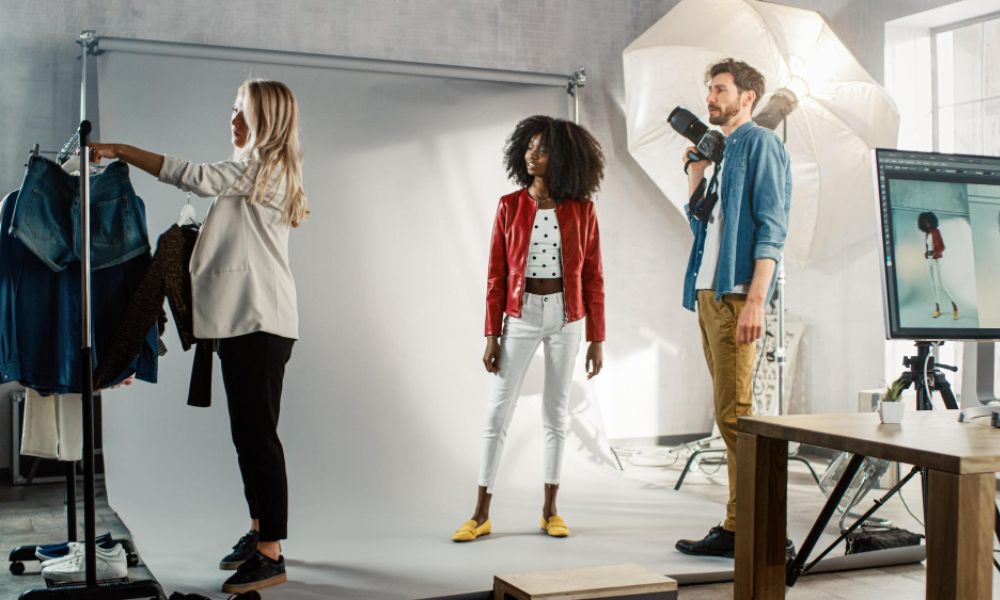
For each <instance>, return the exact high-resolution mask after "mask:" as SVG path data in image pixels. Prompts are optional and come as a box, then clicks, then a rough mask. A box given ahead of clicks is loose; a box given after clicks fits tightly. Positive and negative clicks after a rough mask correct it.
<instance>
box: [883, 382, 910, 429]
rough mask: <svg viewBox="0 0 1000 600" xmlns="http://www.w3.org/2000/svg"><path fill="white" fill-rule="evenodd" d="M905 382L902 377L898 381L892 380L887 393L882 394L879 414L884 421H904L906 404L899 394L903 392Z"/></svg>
mask: <svg viewBox="0 0 1000 600" xmlns="http://www.w3.org/2000/svg"><path fill="white" fill-rule="evenodd" d="M904 387H905V384H904V383H903V378H902V377H900V378H899V379H897V380H896V381H893V382H892V385H890V386H889V387H888V388H887V389H886V390H885V394H884V395H883V396H882V401H881V402H880V403H879V406H878V415H879V418H880V419H882V422H883V423H902V422H903V414H904V413H905V412H906V405H905V404H903V402H902V401H901V400H900V398H899V396H900V394H902V393H903V388H904Z"/></svg>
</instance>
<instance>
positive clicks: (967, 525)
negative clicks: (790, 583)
mask: <svg viewBox="0 0 1000 600" xmlns="http://www.w3.org/2000/svg"><path fill="white" fill-rule="evenodd" d="M908 408H909V407H908ZM790 441H792V442H800V443H803V444H811V445H814V446H822V447H824V448H832V449H834V450H841V451H844V452H851V453H854V454H862V455H864V456H871V457H875V458H884V459H887V460H893V461H899V462H903V463H908V464H913V465H919V466H922V467H927V468H928V469H929V474H928V479H929V481H928V486H929V492H928V501H927V502H928V505H927V527H926V535H927V587H926V590H927V594H926V597H927V598H933V599H934V600H950V599H955V600H977V599H983V600H987V599H989V598H991V597H992V585H993V581H992V578H993V563H992V560H993V524H994V494H995V491H996V479H995V477H994V475H993V474H994V473H995V472H997V471H1000V429H994V428H993V427H991V426H990V423H989V419H988V418H982V419H976V420H974V421H972V422H971V423H959V422H958V411H948V410H936V411H925V412H918V411H915V410H908V412H907V414H906V417H905V418H904V419H903V423H902V425H882V424H881V423H879V419H878V415H877V414H874V413H870V414H837V415H787V416H780V417H746V418H742V419H740V420H739V437H738V441H737V454H736V455H737V461H738V464H737V478H738V481H737V484H738V487H737V489H738V490H739V492H738V493H739V501H738V502H737V504H736V594H735V597H736V598H737V600H750V599H753V600H764V599H767V600H771V599H774V598H784V597H785V538H786V535H785V531H786V525H787V520H786V510H787V508H786V505H787V482H788V442H790Z"/></svg>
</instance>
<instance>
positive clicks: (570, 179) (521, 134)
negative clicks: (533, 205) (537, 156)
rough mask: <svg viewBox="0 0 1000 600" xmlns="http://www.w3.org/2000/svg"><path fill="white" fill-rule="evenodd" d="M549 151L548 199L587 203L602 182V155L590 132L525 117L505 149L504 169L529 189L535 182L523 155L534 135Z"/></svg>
mask: <svg viewBox="0 0 1000 600" xmlns="http://www.w3.org/2000/svg"><path fill="white" fill-rule="evenodd" d="M538 133H540V134H542V139H541V142H542V144H544V145H545V146H546V147H547V148H548V150H549V167H548V173H547V175H546V177H545V179H546V182H547V183H548V184H549V195H550V197H551V198H552V199H553V200H555V201H556V202H562V201H563V200H566V199H567V198H574V199H577V200H589V199H591V198H592V197H593V195H594V194H595V193H596V192H597V190H598V188H600V186H601V179H603V178H604V152H602V151H601V145H600V144H599V143H598V142H597V140H596V139H594V136H592V135H591V134H590V132H589V131H587V130H586V129H584V128H583V127H580V126H579V125H577V124H576V123H573V122H571V121H567V120H565V119H555V118H553V117H546V116H544V115H535V116H533V117H528V118H527V119H524V120H523V121H521V122H520V123H518V124H517V127H515V128H514V132H513V133H511V134H510V137H509V138H507V144H506V146H505V147H504V151H503V154H504V166H505V167H506V168H507V176H508V177H510V179H511V181H513V182H514V183H516V184H518V185H520V186H521V187H528V186H530V185H531V182H532V181H533V180H534V177H533V176H532V175H529V174H528V166H527V164H526V163H525V160H524V154H525V152H526V151H527V149H528V144H530V143H531V138H532V137H534V136H535V134H538Z"/></svg>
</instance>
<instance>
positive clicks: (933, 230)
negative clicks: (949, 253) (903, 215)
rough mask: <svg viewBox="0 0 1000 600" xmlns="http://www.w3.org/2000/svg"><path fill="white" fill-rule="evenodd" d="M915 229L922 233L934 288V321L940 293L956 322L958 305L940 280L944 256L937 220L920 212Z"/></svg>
mask: <svg viewBox="0 0 1000 600" xmlns="http://www.w3.org/2000/svg"><path fill="white" fill-rule="evenodd" d="M917 227H919V228H920V231H923V232H924V258H925V259H927V271H928V272H929V273H930V276H931V286H933V287H934V312H933V313H931V316H933V317H934V318H935V319H936V318H938V317H940V316H941V293H942V292H943V293H944V295H945V296H947V297H948V301H949V302H951V318H952V319H954V320H956V321H957V320H958V304H956V303H955V297H954V296H953V295H952V294H951V292H950V291H949V290H948V288H946V287H945V286H944V282H943V281H942V280H941V262H940V261H941V257H942V256H944V238H942V237H941V230H940V229H938V218H937V215H936V214H934V213H933V212H930V211H928V212H922V213H920V215H919V216H918V217H917Z"/></svg>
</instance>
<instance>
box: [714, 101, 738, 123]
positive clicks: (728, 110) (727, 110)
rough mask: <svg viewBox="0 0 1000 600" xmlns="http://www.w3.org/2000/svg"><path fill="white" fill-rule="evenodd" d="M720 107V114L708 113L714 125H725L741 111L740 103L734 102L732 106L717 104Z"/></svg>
mask: <svg viewBox="0 0 1000 600" xmlns="http://www.w3.org/2000/svg"><path fill="white" fill-rule="evenodd" d="M715 108H718V109H719V114H717V115H712V113H709V114H708V122H709V123H711V124H712V125H725V124H726V123H728V122H729V119H732V118H733V117H735V116H736V115H737V114H738V113H739V112H740V107H739V105H738V104H733V105H730V106H716V107H715Z"/></svg>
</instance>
